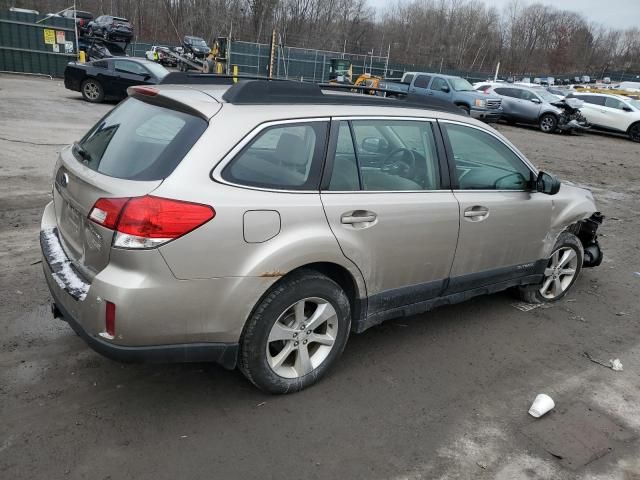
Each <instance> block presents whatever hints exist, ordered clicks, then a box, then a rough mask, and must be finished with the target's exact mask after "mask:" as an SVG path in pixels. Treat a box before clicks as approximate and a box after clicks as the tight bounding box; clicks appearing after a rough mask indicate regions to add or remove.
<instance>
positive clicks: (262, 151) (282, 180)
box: [222, 122, 327, 190]
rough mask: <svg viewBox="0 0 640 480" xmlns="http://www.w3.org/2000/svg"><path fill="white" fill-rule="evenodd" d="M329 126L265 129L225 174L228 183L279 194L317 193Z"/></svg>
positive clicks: (314, 124)
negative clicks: (273, 190)
mask: <svg viewBox="0 0 640 480" xmlns="http://www.w3.org/2000/svg"><path fill="white" fill-rule="evenodd" d="M326 139H327V122H302V123H287V124H282V125H275V126H272V127H268V128H265V129H264V130H263V131H261V132H260V133H259V134H258V135H257V136H256V137H255V138H254V139H253V140H252V141H251V142H250V143H249V145H247V146H246V147H244V149H243V150H242V151H241V152H240V153H239V154H238V155H237V156H236V157H235V158H234V159H233V160H232V161H231V163H230V164H229V165H227V166H226V167H225V168H224V170H223V171H222V178H224V179H225V180H227V181H229V182H232V183H238V184H241V185H247V186H252V187H262V188H273V189H277V190H317V189H318V188H319V184H320V172H321V169H322V160H323V156H324V151H325V144H326Z"/></svg>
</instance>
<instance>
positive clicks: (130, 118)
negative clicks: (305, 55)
mask: <svg viewBox="0 0 640 480" xmlns="http://www.w3.org/2000/svg"><path fill="white" fill-rule="evenodd" d="M193 78H194V79H195V80H193V82H191V79H192V77H190V76H189V75H188V74H182V73H171V74H169V75H167V77H165V78H164V79H163V81H162V82H161V84H160V85H153V86H149V85H145V86H135V87H131V88H130V89H129V98H127V99H126V100H125V101H123V102H122V103H120V104H119V105H118V106H117V107H116V108H114V109H113V110H112V111H111V112H109V113H108V114H107V115H106V116H105V117H104V118H103V119H101V120H100V122H98V123H97V124H96V125H95V126H94V127H93V128H92V129H91V130H89V132H88V133H87V134H86V135H85V136H84V137H83V138H82V139H81V140H80V141H78V142H77V143H75V144H73V145H70V146H68V147H66V148H64V149H62V151H61V152H60V155H59V158H58V161H57V163H56V165H55V171H54V188H53V201H52V202H51V203H49V204H48V205H47V206H46V208H45V210H44V214H43V217H42V226H41V232H40V243H41V247H42V253H43V258H44V262H43V268H44V275H45V278H46V281H47V284H48V286H49V289H50V291H51V294H52V296H53V304H52V310H53V314H54V316H56V317H60V318H62V319H63V320H65V321H67V322H68V323H69V325H70V326H71V328H73V330H75V331H76V333H78V335H79V336H80V337H82V338H83V339H84V340H85V341H86V342H87V343H88V344H89V345H90V346H91V347H92V348H94V349H95V350H96V351H98V352H100V353H102V354H104V355H106V356H108V357H110V358H114V359H119V360H123V361H179V362H184V361H196V362H202V361H212V362H218V363H219V364H221V365H223V366H224V367H226V368H229V369H233V368H236V367H238V368H239V369H240V370H241V371H242V372H243V373H244V374H245V375H246V377H247V378H248V379H249V380H250V381H251V382H252V383H254V384H255V385H256V386H257V387H259V388H261V389H263V390H265V391H267V392H271V393H288V392H294V391H298V390H301V389H303V388H305V387H308V386H310V385H312V384H314V383H315V382H316V381H318V380H319V379H320V378H321V377H322V376H323V375H324V374H326V373H327V371H328V369H329V368H330V367H331V366H332V365H333V364H335V363H336V361H337V359H338V357H339V356H340V354H341V353H342V351H343V349H344V348H345V345H346V343H347V339H348V338H349V335H350V334H351V333H360V332H363V331H365V330H367V329H368V328H370V327H372V326H374V325H377V324H379V323H381V322H383V321H385V320H388V319H392V318H396V317H400V316H407V315H415V314H421V313H424V312H427V311H428V310H431V309H433V308H434V307H437V306H439V305H447V304H453V303H458V302H462V301H464V300H467V299H469V298H472V297H475V296H477V295H484V294H491V293H494V292H498V291H502V290H506V289H513V290H514V292H515V293H517V294H519V295H520V296H521V297H522V298H523V299H524V300H526V301H528V302H536V303H539V302H555V301H558V300H560V299H561V298H563V297H564V296H565V295H566V294H567V292H568V291H570V289H571V287H572V286H573V285H574V284H575V282H576V281H577V280H578V278H579V275H580V272H581V269H582V268H587V267H594V266H597V265H599V264H600V262H601V261H602V251H601V248H600V246H599V244H598V239H597V230H598V227H599V226H600V224H601V223H602V215H601V214H600V213H598V211H597V207H596V204H595V202H594V198H593V195H592V194H591V192H589V191H588V190H586V189H583V188H580V187H578V186H575V185H571V184H568V183H561V182H560V180H558V179H557V178H555V177H553V176H552V175H550V174H549V173H546V172H541V171H539V170H538V169H537V168H536V167H535V166H534V165H532V164H531V163H530V162H529V161H528V160H527V158H526V157H525V156H524V155H523V154H522V153H521V152H520V151H519V150H518V149H517V148H516V147H515V146H514V145H513V144H512V143H511V142H509V141H508V140H507V139H506V138H504V137H503V136H502V135H501V134H500V133H498V132H497V131H495V130H494V129H492V128H491V127H490V126H488V125H486V124H484V123H482V122H480V121H478V120H475V119H473V118H470V117H468V116H464V115H460V114H458V113H455V112H453V113H452V112H450V111H443V110H438V109H433V108H432V109H427V108H424V107H423V108H418V107H417V106H416V104H414V103H411V102H408V101H403V100H400V99H387V98H381V97H371V96H362V95H357V94H353V95H351V94H344V93H342V92H338V93H334V92H330V91H328V90H322V89H321V88H320V87H319V86H318V85H313V84H306V83H301V82H292V81H279V82H269V81H264V80H242V81H240V82H238V83H236V84H232V85H222V84H221V81H220V79H219V78H215V77H214V76H211V77H209V76H207V75H204V74H199V75H197V77H193ZM208 78H211V84H207V79H208ZM185 83H190V85H189V88H185V87H184V85H183V84H185ZM433 315H437V313H435V312H434V313H433Z"/></svg>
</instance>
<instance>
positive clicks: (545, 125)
mask: <svg viewBox="0 0 640 480" xmlns="http://www.w3.org/2000/svg"><path fill="white" fill-rule="evenodd" d="M539 126H540V130H541V131H542V132H544V133H553V132H555V131H556V128H557V127H558V118H557V117H556V116H555V115H553V114H552V113H545V114H544V115H542V117H540V123H539Z"/></svg>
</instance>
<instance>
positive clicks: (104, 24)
mask: <svg viewBox="0 0 640 480" xmlns="http://www.w3.org/2000/svg"><path fill="white" fill-rule="evenodd" d="M89 32H90V33H91V35H97V36H100V37H102V38H104V39H105V40H113V41H116V40H121V41H125V42H130V41H131V39H132V38H133V27H132V26H131V23H129V20H127V19H126V18H121V17H114V16H112V15H100V16H99V17H98V18H96V19H95V20H94V21H92V22H91V23H89Z"/></svg>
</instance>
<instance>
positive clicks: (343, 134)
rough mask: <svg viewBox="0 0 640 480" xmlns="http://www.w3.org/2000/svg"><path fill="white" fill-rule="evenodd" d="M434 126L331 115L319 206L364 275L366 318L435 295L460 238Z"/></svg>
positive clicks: (455, 206) (454, 203)
mask: <svg viewBox="0 0 640 480" xmlns="http://www.w3.org/2000/svg"><path fill="white" fill-rule="evenodd" d="M435 129H437V124H436V123H435V122H434V121H430V120H418V119H415V118H408V119H398V118H381V117H376V118H353V119H341V120H334V121H333V122H332V128H331V140H330V147H329V156H328V161H327V167H326V168H325V176H324V177H323V189H322V194H321V198H322V203H323V205H324V209H325V212H326V216H327V220H328V221H329V225H330V227H331V230H332V231H333V233H334V235H335V237H336V238H337V240H338V243H339V244H340V247H341V249H342V251H343V252H344V254H345V256H346V257H347V258H349V259H350V260H351V261H353V262H354V263H355V264H356V265H357V267H358V268H359V269H360V271H361V272H362V274H363V277H364V279H365V283H366V287H367V293H368V296H369V307H368V313H369V315H375V314H383V313H384V312H385V311H389V310H393V309H395V308H400V307H403V306H405V305H410V304H413V303H418V302H420V301H424V300H427V299H429V298H433V297H436V296H439V295H440V293H441V292H442V289H443V287H444V283H445V281H446V279H447V277H448V275H449V270H450V268H451V263H452V261H453V255H454V251H455V245H456V241H457V237H458V222H459V218H458V217H459V211H458V202H457V201H456V199H455V197H454V196H453V194H452V192H451V190H450V189H449V188H448V185H447V184H448V173H447V169H446V168H443V167H442V166H441V164H440V159H441V158H442V157H443V156H440V155H439V152H441V149H442V145H441V144H439V143H438V138H437V137H436V136H435V135H434V133H435V131H436V130H435Z"/></svg>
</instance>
